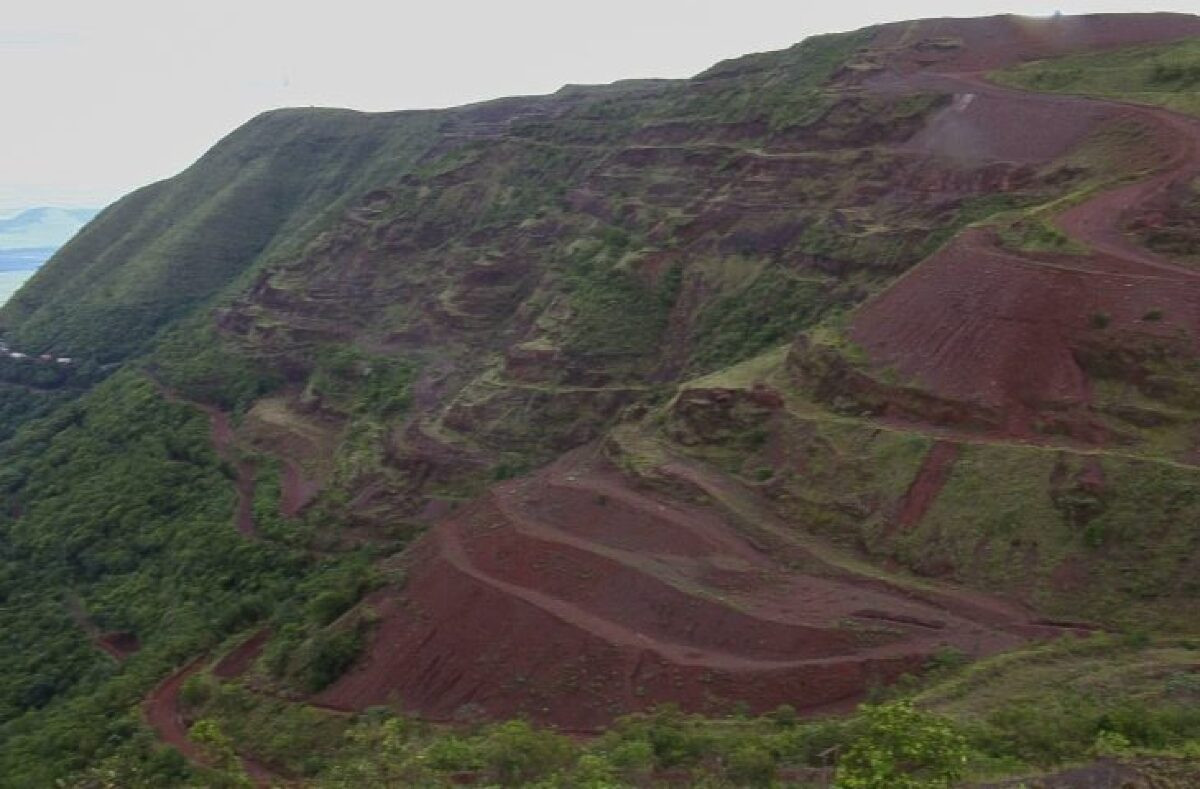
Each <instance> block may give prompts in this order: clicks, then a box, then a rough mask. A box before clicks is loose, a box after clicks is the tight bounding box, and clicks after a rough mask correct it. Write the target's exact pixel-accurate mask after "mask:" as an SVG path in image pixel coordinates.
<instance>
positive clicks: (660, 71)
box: [0, 0, 1195, 215]
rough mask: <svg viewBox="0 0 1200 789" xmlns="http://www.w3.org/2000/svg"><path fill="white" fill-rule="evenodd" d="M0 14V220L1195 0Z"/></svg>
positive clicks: (165, 5)
mask: <svg viewBox="0 0 1200 789" xmlns="http://www.w3.org/2000/svg"><path fill="white" fill-rule="evenodd" d="M15 5H16V3H15V2H14V3H6V4H5V8H4V10H3V12H2V13H0V215H3V214H5V213H11V212H13V211H15V210H17V209H19V208H22V207H28V206H35V205H58V206H87V207H101V206H103V205H106V204H108V203H110V202H112V201H113V200H115V199H117V198H118V197H120V196H121V195H123V194H126V193H128V192H129V191H131V190H133V189H135V188H137V187H139V186H142V185H145V184H147V183H150V182H152V181H156V180H159V179H161V178H166V177H169V176H171V175H173V174H175V173H177V172H179V171H180V170H182V169H183V168H185V167H187V166H188V165H189V164H190V163H191V162H193V161H195V160H196V159H197V158H198V157H199V156H200V155H201V154H202V153H203V152H204V151H205V150H207V149H208V148H209V147H211V146H212V145H213V144H214V143H216V142H217V140H219V139H220V138H221V137H222V136H224V135H225V134H228V133H229V132H230V131H232V130H233V129H235V128H236V127H237V126H239V125H240V124H242V123H243V122H245V121H246V120H248V119H250V118H251V117H253V116H254V115H256V114H258V113H260V112H262V111H265V110H268V109H274V108H277V107H285V106H337V107H351V108H354V109H359V110H366V111H383V110H396V109H415V108H426V107H446V106H453V105H458V104H464V103H468V102H472V101H479V100H483V99H489V98H496V97H499V96H510V95H519V94H536V93H548V92H552V91H554V90H556V89H557V88H559V87H560V86H562V85H564V84H567V83H603V82H611V81H613V80H617V79H625V78H630V77H687V76H691V75H693V74H695V73H697V72H699V71H702V70H703V69H705V68H707V67H708V66H709V65H711V64H712V63H715V62H716V61H718V60H722V59H724V58H728V57H735V56H737V55H742V54H746V53H748V52H761V51H766V50H771V49H780V48H783V47H786V46H789V45H791V44H793V43H795V42H797V41H799V40H801V39H803V38H805V37H806V36H809V35H814V34H818V33H827V32H837V31H844V30H853V29H856V28H859V27H863V26H865V25H869V24H874V23H878V22H887V21H895V20H901V19H912V18H918V17H931V16H980V15H986V14H994V13H1019V14H1027V15H1035V16H1037V15H1049V14H1052V13H1054V12H1055V11H1061V12H1063V13H1091V12H1102V11H1169V10H1176V11H1193V10H1195V0H1190V1H1189V2H1172V0H1158V2H1154V1H1153V0H1151V1H1150V2H1147V1H1145V0H1121V1H1118V2H1109V0H1090V1H1089V0H1058V1H1057V2H1056V1H1055V0H1049V2H1042V1H1041V0H1008V2H991V1H990V0H907V2H897V1H896V0H869V2H861V1H860V2H851V3H838V2H812V0H808V1H807V2H801V1H800V0H788V1H786V2H785V1H783V0H736V1H734V0H723V1H713V2H710V1H709V0H690V1H687V0H605V2H587V3H583V2H576V1H575V0H441V2H417V1H416V0H391V2H386V1H382V2H365V1H364V0H335V1H334V2H320V3H307V2H303V0H291V2H277V1H276V0H239V2H229V0H205V2H190V3H183V2H171V1H170V0H167V1H166V2H164V1H163V0H157V1H156V2H145V1H144V0H106V1H105V2H95V0H86V1H81V0H76V1H75V2H61V1H56V0H36V2H35V1H33V0H28V1H27V2H24V3H22V6H23V7H14V6H15Z"/></svg>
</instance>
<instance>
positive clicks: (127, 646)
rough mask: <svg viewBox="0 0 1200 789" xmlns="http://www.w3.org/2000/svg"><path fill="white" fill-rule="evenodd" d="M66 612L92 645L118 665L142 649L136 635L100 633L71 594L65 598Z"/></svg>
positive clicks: (78, 600) (113, 632) (125, 632)
mask: <svg viewBox="0 0 1200 789" xmlns="http://www.w3.org/2000/svg"><path fill="white" fill-rule="evenodd" d="M67 610H68V612H70V614H71V619H73V620H74V621H75V624H76V625H78V626H79V628H80V629H81V630H83V631H84V632H85V633H87V636H88V638H89V639H90V640H91V642H92V644H93V645H95V647H96V648H97V649H99V650H100V651H101V652H103V653H104V654H106V655H108V656H109V657H111V658H112V659H113V660H115V661H117V662H118V663H120V662H121V661H123V660H125V659H126V658H128V657H129V656H131V655H133V654H134V653H136V652H137V651H138V650H139V649H141V648H142V645H141V642H140V641H139V640H138V637H137V634H135V633H130V632H128V631H111V632H107V633H104V632H101V630H100V628H99V627H97V626H96V623H95V622H93V621H92V619H91V617H89V616H88V613H87V609H86V608H84V605H83V601H82V600H80V599H79V598H78V597H76V596H75V595H73V594H70V595H68V596H67Z"/></svg>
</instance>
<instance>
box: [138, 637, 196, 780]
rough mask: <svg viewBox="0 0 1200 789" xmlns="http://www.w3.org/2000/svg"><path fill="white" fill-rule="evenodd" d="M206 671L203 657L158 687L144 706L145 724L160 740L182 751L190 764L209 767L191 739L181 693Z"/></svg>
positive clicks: (172, 675)
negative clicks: (189, 683) (201, 671)
mask: <svg viewBox="0 0 1200 789" xmlns="http://www.w3.org/2000/svg"><path fill="white" fill-rule="evenodd" d="M202 668H204V658H203V657H199V658H196V659H195V660H193V661H192V662H191V663H188V664H187V665H186V666H184V667H183V668H181V669H179V670H177V671H176V672H174V673H173V674H171V675H170V676H169V677H167V678H166V679H164V680H163V681H162V682H160V683H159V684H158V687H156V688H155V689H154V690H153V691H152V692H151V693H150V695H149V696H147V697H146V701H145V703H144V704H143V705H142V712H143V713H144V714H145V716H146V723H148V724H150V728H152V729H154V731H155V733H156V734H157V735H158V738H159V739H160V740H162V741H163V742H164V743H166V744H167V745H170V746H172V747H174V748H175V750H177V751H179V752H180V753H181V754H183V756H184V757H185V758H186V759H187V760H188V761H190V762H193V763H195V764H200V765H208V764H209V763H210V762H209V761H208V756H207V755H206V754H205V753H204V750H203V749H202V748H201V747H200V746H199V745H197V744H196V743H194V742H192V741H191V740H190V739H188V736H187V732H188V725H187V722H186V721H184V719H183V713H182V712H181V711H180V709H179V691H180V690H181V689H182V688H183V683H185V682H187V680H188V677H190V676H192V675H193V674H195V673H196V672H198V671H200V670H201V669H202Z"/></svg>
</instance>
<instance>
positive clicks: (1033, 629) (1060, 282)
mask: <svg viewBox="0 0 1200 789" xmlns="http://www.w3.org/2000/svg"><path fill="white" fill-rule="evenodd" d="M1189 34H1200V21H1198V20H1196V19H1194V18H1190V17H1171V16H1163V15H1148V16H1145V17H1132V18H1131V17H1123V18H1121V19H1119V20H1116V19H1109V18H1094V19H1093V18H1086V19H1083V20H1078V19H1077V20H1069V21H1060V20H1041V21H1033V20H1020V19H1018V18H1014V17H1003V18H997V19H994V20H990V21H989V22H985V23H980V22H978V21H974V22H970V23H964V22H961V21H957V20H935V21H931V22H922V23H915V24H914V25H909V26H905V25H897V26H890V27H887V28H884V29H883V30H882V31H881V33H880V35H879V38H878V40H877V41H876V42H875V45H876V48H879V49H883V50H889V48H891V49H892V50H893V51H892V55H891V56H890V58H891V59H890V69H889V70H887V71H886V72H885V73H884V74H883V75H882V76H876V77H874V78H873V79H872V81H871V83H870V84H869V85H868V89H872V90H886V91H897V92H920V91H926V90H931V89H934V90H942V91H945V92H951V93H954V94H955V97H954V100H953V101H952V102H951V103H950V105H949V106H948V107H947V108H946V109H945V110H944V111H943V112H942V113H941V114H939V115H938V116H937V117H936V118H935V119H934V120H933V122H932V123H931V124H930V125H929V126H928V127H927V128H926V129H924V130H923V131H921V132H919V133H918V134H916V135H915V136H914V137H913V138H912V139H910V140H909V141H908V142H907V143H906V144H905V145H904V147H905V148H906V149H907V150H909V151H916V152H923V153H926V154H928V155H930V156H932V157H939V158H941V159H951V160H962V161H966V162H969V163H971V164H972V165H973V166H977V165H980V164H987V163H989V162H1011V163H1017V164H1021V165H1029V166H1037V165H1040V164H1043V163H1047V162H1049V161H1051V160H1054V159H1056V158H1058V157H1061V156H1063V155H1064V154H1066V153H1067V152H1069V151H1071V150H1072V149H1073V148H1075V147H1076V146H1077V145H1079V144H1080V143H1081V142H1082V141H1083V140H1084V139H1085V138H1087V136H1088V135H1089V134H1090V133H1091V132H1093V131H1094V130H1095V129H1097V128H1099V127H1100V126H1102V125H1103V124H1106V123H1114V122H1137V123H1139V124H1142V125H1143V126H1144V127H1145V128H1146V129H1147V130H1148V131H1149V134H1150V135H1151V136H1152V142H1153V143H1154V144H1156V145H1158V146H1159V147H1160V148H1161V149H1162V151H1163V155H1162V157H1161V160H1160V164H1159V166H1158V171H1157V173H1156V174H1154V175H1153V176H1152V177H1149V178H1147V179H1145V180H1143V181H1141V182H1138V183H1134V184H1129V185H1122V186H1119V187H1115V188H1112V189H1109V190H1107V191H1103V192H1100V193H1098V194H1094V195H1092V196H1090V197H1089V198H1088V199H1086V200H1085V201H1083V202H1081V203H1080V204H1079V205H1077V206H1076V207H1074V208H1073V209H1071V210H1069V211H1067V212H1065V213H1064V214H1063V215H1062V216H1061V217H1060V218H1059V220H1058V221H1059V225H1060V227H1061V228H1062V229H1063V230H1064V231H1065V232H1066V233H1068V234H1069V235H1070V236H1071V237H1072V238H1074V239H1075V240H1077V241H1080V242H1082V243H1084V244H1086V245H1088V246H1089V247H1090V250H1091V251H1090V252H1089V253H1088V254H1086V255H1068V254H1029V253H1018V252H1013V251H1009V250H1006V249H1002V248H1001V247H1000V246H999V244H998V242H997V240H996V238H995V237H994V236H993V234H992V233H991V232H990V231H986V230H982V229H973V230H968V231H966V232H964V233H962V234H961V235H960V236H959V237H957V238H956V239H954V240H953V241H951V242H950V243H949V244H947V245H946V246H945V247H944V248H943V249H942V250H941V251H940V252H938V253H936V254H935V255H933V256H932V257H931V258H929V259H928V260H926V261H925V262H924V263H922V264H921V265H920V266H918V267H917V268H916V269H915V270H913V271H911V272H910V273H909V274H907V275H906V276H904V277H902V278H901V279H900V280H899V281H898V282H897V283H896V284H895V285H894V286H893V287H891V288H890V289H889V290H887V291H885V292H884V293H883V294H882V295H881V296H879V297H878V298H876V299H875V300H874V301H872V302H870V303H868V304H867V305H866V306H865V307H863V308H862V309H861V310H860V311H859V313H858V315H857V319H856V321H855V322H854V325H853V327H852V330H851V337H852V339H853V340H854V341H855V342H857V343H859V344H860V345H861V346H863V347H864V348H865V349H866V350H867V352H868V354H869V355H870V357H871V358H872V360H873V361H874V362H875V363H876V364H878V365H880V366H888V367H891V368H893V369H894V370H896V371H898V372H899V374H900V375H901V376H904V377H905V378H907V379H910V380H912V381H915V382H917V384H918V385H919V386H920V387H921V388H922V389H924V390H925V391H927V392H929V393H930V396H931V397H935V398H940V399H941V400H942V401H945V402H949V403H962V404H965V405H966V408H967V410H968V411H969V410H970V409H976V410H977V411H978V412H979V414H980V419H982V420H983V421H984V422H985V423H988V424H989V427H990V428H991V434H992V435H993V436H994V437H995V438H999V439H1003V438H1008V437H1031V436H1034V435H1036V434H1037V431H1038V430H1039V429H1043V428H1044V427H1045V425H1046V424H1047V423H1049V424H1050V425H1051V426H1052V427H1053V428H1054V429H1055V430H1056V431H1057V432H1059V433H1061V434H1066V435H1067V436H1070V437H1072V438H1074V439H1077V440H1079V441H1082V442H1086V443H1094V442H1099V441H1103V440H1105V439H1106V438H1107V434H1106V432H1105V428H1104V426H1103V425H1101V424H1100V423H1099V422H1098V421H1096V420H1095V419H1094V418H1093V417H1092V415H1091V414H1090V413H1089V411H1088V405H1089V403H1090V399H1091V387H1090V382H1089V380H1088V377H1087V375H1086V374H1085V372H1084V371H1083V369H1082V368H1081V366H1080V364H1079V362H1078V361H1077V354H1078V353H1079V350H1080V347H1081V345H1082V344H1083V343H1085V342H1087V341H1088V339H1089V336H1090V335H1089V334H1088V333H1089V332H1093V331H1094V330H1095V329H1094V318H1093V316H1094V315H1096V314H1103V315H1105V316H1106V320H1107V321H1111V325H1112V326H1113V327H1114V329H1117V330H1126V329H1128V330H1131V331H1137V332H1140V333H1143V334H1149V335H1155V334H1158V335H1160V336H1162V337H1166V336H1167V335H1168V334H1169V333H1171V332H1172V331H1173V329H1172V328H1171V326H1148V325H1145V322H1144V321H1143V320H1142V318H1143V316H1144V315H1146V314H1147V313H1148V312H1149V311H1151V310H1159V311H1161V312H1163V313H1164V314H1166V315H1171V316H1174V317H1175V318H1177V319H1178V320H1179V321H1181V322H1187V324H1188V326H1189V328H1192V327H1195V326H1197V324H1198V323H1200V275H1198V274H1196V273H1195V272H1192V271H1189V270H1187V269H1185V268H1182V267H1180V266H1178V265H1175V264H1172V263H1170V262H1169V261H1164V260H1161V259H1159V258H1157V257H1155V256H1153V255H1151V254H1150V253H1148V252H1145V251H1143V250H1140V249H1138V248H1136V247H1134V246H1133V245H1132V243H1131V242H1129V241H1128V240H1127V239H1125V238H1124V236H1123V235H1122V233H1121V232H1120V230H1119V226H1120V219H1121V215H1122V213H1123V212H1125V211H1126V210H1128V209H1129V208H1131V207H1133V206H1136V205H1138V204H1140V203H1141V202H1143V201H1145V200H1146V199H1147V198H1148V197H1149V196H1151V195H1153V194H1154V193H1156V192H1157V191H1159V190H1161V189H1163V188H1165V186H1166V185H1167V184H1169V183H1171V182H1173V181H1175V180H1177V179H1180V178H1187V177H1191V176H1192V175H1194V174H1195V173H1196V171H1197V167H1198V161H1200V160H1198V159H1197V154H1196V146H1195V141H1196V139H1197V133H1196V132H1197V125H1196V124H1195V123H1194V122H1192V121H1191V120H1188V119H1184V118H1180V117H1179V116H1176V115H1174V114H1173V113H1170V112H1167V111H1165V110H1157V109H1148V108H1143V107H1133V106H1130V105H1123V104H1120V103H1116V102H1103V101H1093V100H1087V99H1077V98H1071V97H1061V96H1040V95H1034V94H1026V93H1021V92H1019V91H1013V90H1008V89H1004V88H999V87H996V86H993V85H990V84H988V83H986V82H985V81H984V80H983V79H982V78H981V77H980V76H979V72H981V71H982V70H984V69H991V68H999V67H1003V66H1007V65H1012V64H1015V63H1017V62H1020V61H1022V60H1026V59H1032V58H1034V57H1047V56H1052V55H1055V54H1065V53H1068V52H1071V51H1075V50H1080V49H1093V48H1097V47H1106V46H1111V47H1117V46H1124V45H1130V44H1135V43H1142V42H1149V41H1165V40H1172V39H1176V38H1179V37H1182V36H1185V35H1189ZM952 39H954V40H957V42H958V43H957V44H955V45H953V46H951V45H950V42H951V40H952ZM939 41H940V42H941V43H938V42H939ZM920 42H925V45H924V46H922V45H920ZM893 416H902V417H906V418H911V417H912V416H913V415H912V414H905V413H900V412H898V413H896V414H894V415H893ZM936 430H937V429H936V428H931V432H934V434H936ZM950 438H951V439H952V437H950ZM957 455H958V443H957V441H956V440H947V439H943V440H939V441H937V442H936V443H935V444H934V446H933V448H932V449H931V451H930V453H929V455H928V456H927V457H926V459H925V461H924V463H923V464H922V466H921V468H920V470H919V472H918V473H917V475H916V477H915V478H914V480H913V481H912V483H911V484H910V487H909V489H908V492H907V494H906V495H905V496H904V497H903V499H902V500H901V501H900V502H899V504H898V514H897V518H896V524H897V525H898V526H899V527H900V528H911V527H913V526H915V525H916V524H917V523H919V522H920V520H921V518H922V517H923V516H924V514H925V512H926V511H927V510H928V509H929V507H930V506H931V504H932V503H933V501H934V500H935V499H936V497H937V495H938V493H939V491H940V489H941V487H942V486H943V485H944V484H945V482H946V480H947V478H948V477H949V475H950V473H951V471H952V468H953V464H954V461H955V459H956V457H957ZM657 473H658V474H659V475H661V476H666V477H672V478H674V480H675V481H676V482H677V483H679V484H683V485H690V486H691V487H692V488H694V489H696V490H698V491H700V492H702V493H703V494H705V496H707V501H708V502H709V503H708V504H707V505H703V506H701V505H694V504H684V503H681V502H680V501H679V500H678V498H673V497H669V496H666V495H664V494H661V493H656V492H651V491H648V490H644V489H641V488H639V487H637V486H635V484H634V483H632V482H631V481H630V480H628V479H627V478H625V477H624V476H622V475H621V474H620V473H619V472H617V471H616V470H614V469H613V468H611V467H608V466H607V465H606V464H605V462H604V461H603V460H600V459H599V458H597V457H596V456H594V455H592V454H589V451H588V450H582V451H577V452H575V453H572V454H571V455H568V456H566V457H564V458H563V459H561V460H560V461H558V462H556V463H555V464H553V465H552V466H550V467H548V468H547V469H544V470H543V471H541V472H539V473H537V474H534V475H531V476H530V477H527V478H524V479H521V480H516V481H512V482H508V483H504V484H502V485H499V486H497V487H496V488H494V489H493V490H492V491H491V492H489V493H488V494H487V495H485V496H484V497H482V498H481V499H479V500H476V501H475V502H473V503H471V504H469V505H467V506H465V507H463V508H461V509H459V510H458V511H456V512H454V513H452V514H450V515H449V516H448V517H446V519H445V520H443V521H442V522H441V523H440V524H439V525H438V526H436V527H435V528H434V529H433V530H432V531H431V532H430V533H429V534H428V535H427V536H426V537H425V538H424V539H422V540H421V541H420V543H419V544H418V545H416V546H415V547H414V549H413V550H412V551H411V552H410V555H409V561H408V566H409V580H408V582H407V585H406V587H405V589H404V590H403V592H397V591H395V590H385V591H381V592H378V593H376V594H375V595H374V596H373V597H372V598H370V599H369V600H368V604H369V605H370V606H371V607H373V608H374V609H375V611H376V612H377V613H378V614H379V625H378V629H377V630H376V631H375V634H374V636H373V639H372V641H371V644H370V646H369V649H368V651H367V654H366V655H365V657H364V658H363V659H362V660H361V661H360V663H359V665H357V666H356V667H355V668H354V669H353V670H352V671H350V672H349V673H348V674H346V675H345V676H343V677H342V678H341V679H340V680H339V681H337V682H336V683H335V684H334V685H332V686H331V687H330V688H328V689H327V690H325V691H324V692H322V693H321V694H319V695H318V696H317V697H316V699H315V701H317V702H318V703H320V704H323V705H328V706H331V707H335V708H343V709H363V708H365V707H367V706H371V705H375V704H386V703H393V702H394V703H399V704H401V705H402V706H403V707H404V708H405V709H407V710H410V711H413V712H416V713H417V714H420V715H422V716H425V717H428V718H431V719H440V720H455V719H471V718H474V717H476V716H480V715H483V716H486V717H510V716H517V715H524V716H528V717H530V718H533V719H535V720H538V721H541V722H544V723H552V724H555V725H558V726H560V727H562V728H564V729H566V730H575V731H587V730H593V729H596V728H598V727H600V726H602V725H604V724H606V723H608V722H609V721H611V720H612V718H613V717H615V716H617V715H620V714H623V713H626V712H630V711H634V710H639V709H645V708H648V707H651V706H653V705H655V704H661V703H663V702H676V703H678V704H680V705H681V706H682V707H683V708H685V709H689V710H699V711H708V712H720V711H726V710H729V709H731V708H733V707H734V706H735V705H738V704H745V705H746V706H748V707H749V708H750V709H751V710H755V711H762V710H764V709H768V708H771V707H774V706H775V705H778V704H780V703H784V702H786V703H789V704H792V705H793V706H795V707H797V708H798V709H801V710H805V711H810V712H811V711H818V710H829V709H837V708H840V707H843V706H845V705H848V704H850V703H852V702H854V701H857V700H859V699H861V698H862V696H863V694H864V692H865V690H866V689H867V688H868V687H870V686H871V685H872V684H874V683H879V682H888V681H890V680H893V679H895V678H896V677H898V676H899V675H900V674H902V673H905V672H912V671H917V670H919V669H920V668H921V666H922V665H923V664H924V663H925V662H926V661H927V660H928V659H929V657H930V656H932V655H933V654H935V653H936V652H937V651H938V650H939V649H944V648H947V647H953V648H955V649H960V650H962V651H963V652H966V653H967V654H970V655H972V656H981V655H986V654H991V653H995V652H998V651H1001V650H1004V649H1009V648H1012V647H1014V646H1016V645H1018V644H1020V643H1022V642H1023V641H1025V640H1027V639H1030V638H1039V637H1049V636H1054V635H1059V634H1063V633H1071V632H1077V631H1082V630H1085V629H1086V628H1084V627H1082V626H1075V625H1071V624H1070V623H1053V622H1049V621H1047V620H1044V619H1039V618H1038V617H1037V616H1036V615H1034V614H1032V613H1031V612H1028V611H1026V610H1024V609H1022V608H1021V607H1020V606H1017V605H1014V604H1012V603H1009V602H1007V601H1004V600H999V599H996V598H992V597H989V596H987V595H983V594H980V593H976V592H969V591H967V590H962V589H958V588H954V587H949V586H934V585H928V584H921V585H916V584H908V583H905V582H901V581H898V580H896V579H888V578H886V577H884V576H883V575H882V574H880V575H875V574H871V573H868V572H866V571H864V570H861V569H857V568H858V567H859V566H858V565H853V564H839V563H837V562H832V561H830V560H829V557H828V555H826V554H821V553H812V552H809V551H807V550H806V549H805V548H803V547H798V546H797V545H794V544H793V545H788V544H787V542H788V534H789V533H793V532H794V531H795V530H797V529H798V527H797V526H796V525H794V524H789V523H783V522H777V521H775V520H773V519H774V517H775V516H773V515H772V514H770V511H769V508H768V507H766V506H762V507H758V508H756V507H755V505H754V504H753V503H752V501H751V498H752V497H753V495H754V494H753V493H752V492H750V491H749V490H747V489H745V488H742V487H741V486H740V485H739V484H738V483H737V482H735V481H733V480H732V479H730V478H728V477H724V476H722V475H720V474H717V473H714V472H712V471H711V470H708V469H706V468H704V467H703V466H702V464H698V463H695V462H693V461H689V460H686V459H683V458H675V459H673V460H672V461H670V462H668V463H666V464H665V465H663V466H662V467H660V468H659V469H657ZM731 500H740V501H741V503H742V505H743V506H741V507H740V509H741V510H742V511H741V513H740V514H741V516H742V517H751V518H754V519H755V520H756V525H757V526H758V528H759V529H760V530H761V529H766V530H768V531H773V532H774V533H775V534H776V535H778V536H779V544H772V545H760V544H758V541H755V542H754V543H752V542H751V541H750V540H749V539H748V538H747V537H746V536H745V534H746V532H745V530H744V529H741V528H739V526H738V524H737V522H736V521H737V518H736V517H735V516H734V513H733V511H732V509H731V508H730V507H728V506H714V505H719V504H720V503H721V502H726V503H728V502H729V501H731ZM747 511H749V512H750V515H749V516H747V514H746V513H747ZM798 568H801V569H798Z"/></svg>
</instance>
